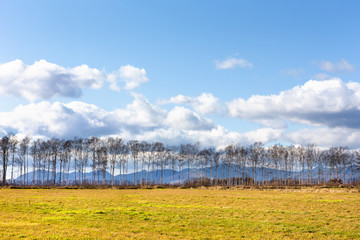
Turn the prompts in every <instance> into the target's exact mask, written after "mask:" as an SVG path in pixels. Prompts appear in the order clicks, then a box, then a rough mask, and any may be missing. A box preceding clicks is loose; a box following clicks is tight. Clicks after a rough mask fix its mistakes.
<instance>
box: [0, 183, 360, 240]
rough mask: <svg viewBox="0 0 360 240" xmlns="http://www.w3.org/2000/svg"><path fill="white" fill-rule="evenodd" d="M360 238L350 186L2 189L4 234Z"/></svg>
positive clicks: (359, 215)
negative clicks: (315, 187)
mask: <svg viewBox="0 0 360 240" xmlns="http://www.w3.org/2000/svg"><path fill="white" fill-rule="evenodd" d="M18 238H25V239H43V238H45V239H126V238H134V239H175V238H179V239H241V238H245V239H249V238H253V239H360V193H358V192H357V191H356V192H355V191H350V190H347V189H324V190H316V189H304V190H268V191H261V190H216V189H211V190H210V189H152V190H145V189H143V190H141V189H139V190H135V189H134V190H116V189H105V190H104V189H103V190H101V189H97V190H96V189H94V190H88V189H0V239H18Z"/></svg>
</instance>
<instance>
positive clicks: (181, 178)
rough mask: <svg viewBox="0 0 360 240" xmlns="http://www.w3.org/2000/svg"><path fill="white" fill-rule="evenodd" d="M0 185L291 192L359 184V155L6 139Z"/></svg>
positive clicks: (0, 146) (337, 150)
mask: <svg viewBox="0 0 360 240" xmlns="http://www.w3.org/2000/svg"><path fill="white" fill-rule="evenodd" d="M0 152H1V161H2V170H1V171H0V174H1V183H2V184H3V185H6V184H17V185H73V184H77V185H85V184H93V185H95V184H108V185H128V184H140V185H149V184H190V183H194V182H196V183H198V184H200V185H205V184H207V185H218V184H226V185H240V184H241V185H248V184H252V185H266V184H276V185H293V184H300V185H304V184H322V183H326V182H329V181H333V180H334V179H336V180H337V181H340V180H339V179H341V181H343V182H344V183H354V182H355V181H359V176H360V173H359V169H360V151H354V150H349V149H348V148H346V147H331V148H329V149H323V148H320V147H317V146H315V145H314V144H309V145H306V146H283V145H280V144H277V145H273V146H264V145H263V144H262V143H259V142H256V143H254V144H252V145H249V146H242V145H236V144H230V145H228V146H226V147H225V148H224V149H221V150H220V149H215V148H206V147H205V148H202V147H201V146H200V144H199V143H195V144H181V145H180V146H167V145H164V144H163V143H161V142H154V143H149V142H145V141H137V140H131V141H128V142H126V141H125V140H124V139H122V138H112V137H110V138H106V139H103V138H97V137H91V138H77V137H76V138H74V139H72V140H60V139H56V138H53V139H49V140H41V139H34V140H31V139H30V138H29V137H25V138H23V139H18V138H17V137H16V136H15V135H6V136H4V137H2V138H1V141H0Z"/></svg>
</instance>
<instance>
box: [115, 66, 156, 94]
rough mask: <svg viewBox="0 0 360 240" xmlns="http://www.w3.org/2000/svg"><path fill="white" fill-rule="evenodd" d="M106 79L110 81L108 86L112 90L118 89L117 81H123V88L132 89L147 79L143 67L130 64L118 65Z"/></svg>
mask: <svg viewBox="0 0 360 240" xmlns="http://www.w3.org/2000/svg"><path fill="white" fill-rule="evenodd" d="M108 81H109V82H110V88H111V89H112V90H115V91H119V90H120V87H119V86H118V82H119V81H120V82H125V86H124V89H126V90H132V89H134V88H136V87H138V86H139V85H140V84H141V83H146V82H148V81H149V79H148V78H147V76H146V71H145V69H143V68H141V69H140V68H136V67H134V66H132V65H126V66H122V67H120V69H119V70H118V71H116V72H113V73H111V74H109V76H108Z"/></svg>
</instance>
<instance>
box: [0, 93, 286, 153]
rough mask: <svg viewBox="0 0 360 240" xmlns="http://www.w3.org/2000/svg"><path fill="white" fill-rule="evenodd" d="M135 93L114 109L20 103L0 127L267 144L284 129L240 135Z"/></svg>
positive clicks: (63, 134)
mask: <svg viewBox="0 0 360 240" xmlns="http://www.w3.org/2000/svg"><path fill="white" fill-rule="evenodd" d="M133 96H134V100H133V102H132V103H131V104H129V105H127V106H126V107H125V108H122V109H115V110H113V111H105V110H103V109H100V108H98V107H97V106H95V105H92V104H87V103H84V102H79V101H73V102H70V103H67V104H63V103H60V102H55V103H52V104H51V103H49V102H45V101H44V102H40V103H31V104H28V105H20V106H18V107H16V108H15V109H14V110H13V111H12V112H4V113H0V131H2V132H13V133H16V134H19V135H22V136H24V135H30V136H35V137H48V138H51V137H58V138H73V137H75V136H82V137H91V136H110V135H111V136H115V135H117V136H120V137H123V138H125V139H127V140H130V139H138V140H146V141H163V142H165V143H167V144H180V143H184V142H197V141H199V142H201V143H202V145H203V146H225V145H226V144H229V143H231V142H234V143H238V142H241V143H244V144H249V143H252V142H253V141H263V142H268V141H272V140H275V139H277V138H278V137H279V136H280V135H281V133H282V132H283V130H281V129H270V128H264V129H258V130H256V131H253V132H247V133H244V134H241V133H238V132H232V131H229V130H227V129H225V128H224V127H222V126H219V125H216V124H215V123H214V122H213V121H211V120H210V119H207V118H204V117H202V116H201V115H199V114H198V113H196V112H193V111H191V110H189V109H186V108H184V107H179V106H176V107H174V108H173V109H171V110H170V111H166V110H164V109H161V108H159V107H157V106H154V105H152V104H151V103H150V102H149V101H148V100H147V99H146V98H145V97H143V96H142V95H139V94H133Z"/></svg>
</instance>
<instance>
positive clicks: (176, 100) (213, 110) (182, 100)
mask: <svg viewBox="0 0 360 240" xmlns="http://www.w3.org/2000/svg"><path fill="white" fill-rule="evenodd" d="M160 103H161V104H168V103H173V104H180V105H190V106H192V107H193V108H194V109H195V111H197V112H199V113H201V114H216V115H224V114H225V113H226V106H225V105H224V104H223V103H222V102H221V101H220V100H219V99H218V98H216V97H214V96H213V95H212V94H210V93H203V94H201V95H200V96H198V97H187V96H184V95H178V96H176V97H172V98H170V99H169V100H164V101H161V102H160Z"/></svg>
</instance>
